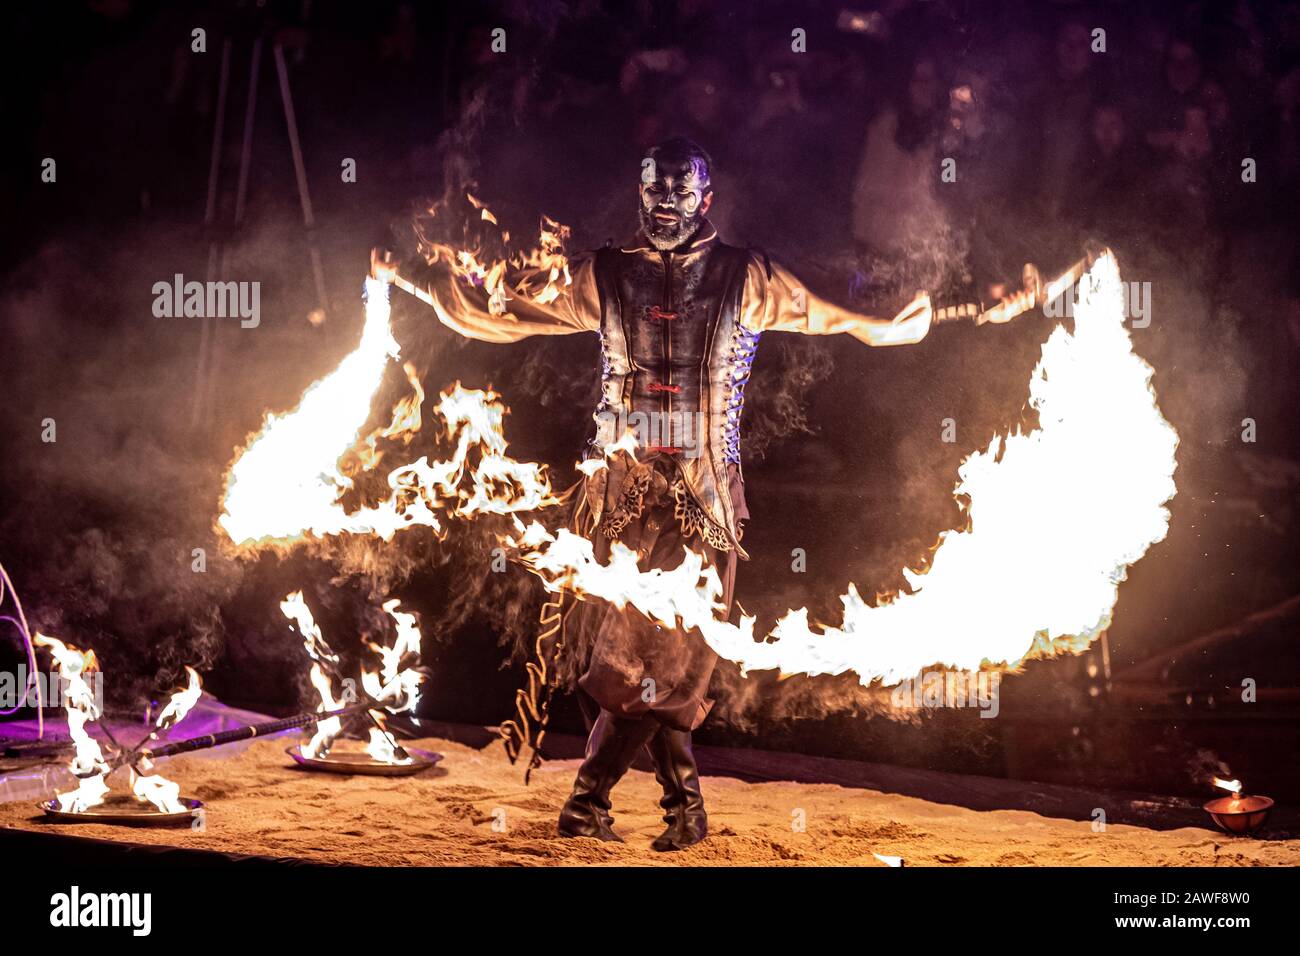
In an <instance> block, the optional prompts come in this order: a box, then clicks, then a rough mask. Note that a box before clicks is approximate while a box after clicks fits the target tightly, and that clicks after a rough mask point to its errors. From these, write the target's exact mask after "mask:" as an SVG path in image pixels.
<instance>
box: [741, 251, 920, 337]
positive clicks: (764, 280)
mask: <svg viewBox="0 0 1300 956" xmlns="http://www.w3.org/2000/svg"><path fill="white" fill-rule="evenodd" d="M932 317H933V310H932V309H931V305H930V296H929V295H928V294H927V293H924V292H921V293H918V294H917V295H916V297H915V298H913V299H912V301H911V302H909V303H907V304H906V305H905V306H903V308H902V309H900V310H899V311H898V312H897V313H896V314H895V315H892V316H873V315H864V314H862V313H859V312H854V311H853V310H852V309H846V308H843V307H841V306H838V305H836V304H835V303H834V302H828V301H827V300H825V299H822V298H820V297H818V296H816V295H814V294H813V293H812V292H810V291H808V289H807V287H806V286H805V285H803V283H801V282H800V281H799V280H798V279H797V278H796V277H795V276H794V275H793V273H791V272H790V271H789V270H788V269H785V268H783V267H782V266H779V265H777V264H776V263H774V262H773V263H769V262H766V261H763V260H762V259H761V258H759V257H755V258H754V259H753V260H752V261H751V262H750V264H749V274H748V276H747V277H746V282H745V300H744V315H743V316H742V324H743V325H744V326H745V327H746V328H748V329H751V330H753V331H756V332H767V331H774V332H802V333H803V334H805V335H835V334H837V333H840V332H847V333H848V334H849V335H852V336H853V337H854V338H856V339H858V340H859V341H862V342H865V343H867V344H868V345H910V344H912V343H914V342H919V341H921V339H923V338H925V336H926V333H927V332H929V331H930V322H931V319H932Z"/></svg>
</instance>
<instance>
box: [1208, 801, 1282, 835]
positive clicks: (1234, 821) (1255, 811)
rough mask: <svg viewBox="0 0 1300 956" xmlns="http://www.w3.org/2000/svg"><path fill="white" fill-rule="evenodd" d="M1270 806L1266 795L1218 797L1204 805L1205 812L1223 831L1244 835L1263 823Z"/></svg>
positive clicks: (1270, 802) (1270, 803) (1271, 802)
mask: <svg viewBox="0 0 1300 956" xmlns="http://www.w3.org/2000/svg"><path fill="white" fill-rule="evenodd" d="M1272 806H1273V801H1272V800H1271V799H1270V798H1268V797H1256V796H1245V797H1219V798H1218V799H1217V800H1211V801H1210V802H1209V803H1207V804H1206V805H1205V812H1206V813H1208V814H1209V815H1210V819H1211V820H1213V821H1214V822H1215V823H1217V824H1218V825H1219V827H1220V829H1222V830H1223V831H1224V832H1225V833H1231V834H1233V835H1235V836H1245V835H1246V834H1247V833H1253V832H1254V831H1255V830H1258V829H1259V828H1260V827H1262V826H1263V825H1264V821H1265V820H1267V819H1268V811H1269V810H1270V809H1271V808H1272Z"/></svg>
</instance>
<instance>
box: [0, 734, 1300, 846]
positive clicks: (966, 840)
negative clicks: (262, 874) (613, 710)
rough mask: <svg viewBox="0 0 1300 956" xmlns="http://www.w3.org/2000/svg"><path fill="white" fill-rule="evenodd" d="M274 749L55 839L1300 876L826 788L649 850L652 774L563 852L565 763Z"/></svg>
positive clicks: (1137, 835)
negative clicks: (153, 804) (422, 766)
mask: <svg viewBox="0 0 1300 956" xmlns="http://www.w3.org/2000/svg"><path fill="white" fill-rule="evenodd" d="M286 744H287V741H286V740H284V739H283V738H281V739H272V740H262V741H257V742H255V743H253V744H252V745H251V746H250V747H248V748H247V749H245V750H243V751H242V752H240V753H238V754H233V755H232V756H231V757H230V758H229V759H223V760H211V759H201V758H197V757H177V758H173V759H171V760H168V761H166V762H165V766H163V768H162V769H163V772H164V773H165V774H166V775H167V776H168V777H170V778H171V779H173V780H176V781H177V782H179V783H180V784H181V792H182V795H183V796H188V797H195V798H197V799H199V800H202V801H203V802H204V804H205V806H206V816H205V819H204V829H203V830H201V831H199V830H193V829H153V828H132V829H129V830H127V829H124V828H120V827H112V826H104V825H98V824H79V825H75V826H60V827H58V828H57V829H58V830H60V831H61V832H64V833H70V834H82V835H85V836H88V837H98V838H102V839H110V840H130V841H132V842H139V843H150V844H163V845H167V846H179V847H193V848H201V849H207V850H217V851H222V852H233V853H247V854H259V855H266V856H276V857H297V858H306V859H311V860H318V861H323V862H331V863H351V864H363V865H398V866H402V865H475V866H548V865H550V866H556V865H558V866H563V865H586V866H590V865H593V864H595V865H605V864H608V865H661V866H662V865H681V864H687V865H698V866H716V865H759V866H799V865H829V866H882V865H884V864H882V863H881V862H880V861H879V860H877V859H876V857H875V856H873V853H879V854H881V855H885V856H894V857H902V858H903V859H904V860H905V861H906V865H908V866H1028V865H1067V866H1097V865H1119V866H1259V865H1290V866H1295V865H1300V841H1283V840H1255V839H1243V838H1239V837H1229V836H1226V835H1224V834H1221V833H1219V832H1217V831H1214V830H1210V829H1200V828H1192V827H1187V828H1183V829H1178V830H1165V831H1156V830H1150V829H1146V828H1143V827H1136V826H1122V825H1112V826H1108V827H1106V828H1105V831H1104V832H1096V831H1094V829H1093V827H1092V824H1091V821H1084V822H1080V821H1073V820H1062V819H1054V818H1049V817H1043V816H1040V815H1038V814H1036V813H1029V812H1025V811H1019V810H993V811H977V810H970V809H966V808H964V807H956V806H949V805H945V804H939V803H932V802H929V801H926V800H922V799H917V798H914V797H905V796H899V795H896V794H886V793H879V792H877V791H873V790H862V789H854V788H848V787H841V786H836V785H832V784H805V783H748V782H745V781H741V780H737V779H734V778H730V777H709V776H706V777H705V778H704V779H703V788H704V793H705V798H706V800H707V801H708V808H709V813H710V825H711V835H710V838H709V840H708V841H706V842H705V843H703V844H701V845H699V846H697V847H693V848H691V849H690V850H687V851H684V852H681V853H670V854H660V853H656V852H654V851H653V850H651V849H650V841H651V840H652V839H654V837H655V836H657V835H658V834H659V833H660V832H661V830H662V829H663V824H662V823H661V822H660V820H659V811H658V807H657V804H656V801H657V799H658V795H659V790H658V786H657V785H656V783H655V780H654V777H653V776H652V775H651V774H648V773H642V772H639V771H632V772H631V773H630V774H629V775H628V776H627V777H626V778H625V779H624V780H623V782H622V783H621V784H620V785H619V787H618V788H617V790H616V791H615V793H614V813H615V817H616V824H615V828H616V829H617V830H618V832H619V833H620V834H621V835H622V836H623V838H624V839H625V840H626V841H627V842H626V843H625V844H605V843H599V842H597V841H595V840H586V839H581V840H562V839H560V838H558V837H557V836H556V835H555V819H556V815H557V813H558V810H559V807H560V805H561V804H562V803H563V801H564V798H565V796H566V795H567V794H568V791H569V788H570V786H571V785H572V780H573V774H574V770H575V769H576V766H577V763H576V761H571V760H570V761H554V762H549V763H547V764H545V765H543V766H542V767H541V768H540V769H539V770H537V771H535V772H534V774H533V779H532V783H531V785H529V786H527V787H526V786H524V783H523V774H522V770H521V768H519V767H514V766H511V765H510V763H509V762H508V761H507V760H506V757H505V752H504V750H503V748H502V746H501V745H500V744H499V743H498V744H493V745H491V746H489V747H487V748H485V749H483V750H475V749H473V748H471V747H467V746H464V745H462V744H459V743H454V742H451V741H447V740H437V739H432V740H423V741H416V742H413V743H412V744H411V746H417V747H421V748H423V749H427V750H433V751H437V752H439V753H441V754H443V755H444V759H443V761H442V762H441V763H440V764H439V765H438V767H437V768H435V769H433V770H430V771H426V772H424V773H422V774H420V775H419V776H415V777H407V778H384V777H361V776H351V777H344V776H335V775H330V774H320V773H310V772H307V771H304V770H301V769H299V768H297V767H296V766H295V765H294V764H293V763H292V761H291V760H290V758H289V757H288V756H286V754H285V753H284V747H285V746H286ZM0 826H5V827H19V828H23V829H38V828H45V827H48V826H50V824H48V823H46V822H45V821H44V817H43V815H42V814H41V813H40V812H39V811H38V810H36V809H35V808H34V807H33V805H32V804H31V803H29V802H22V803H9V804H3V805H0Z"/></svg>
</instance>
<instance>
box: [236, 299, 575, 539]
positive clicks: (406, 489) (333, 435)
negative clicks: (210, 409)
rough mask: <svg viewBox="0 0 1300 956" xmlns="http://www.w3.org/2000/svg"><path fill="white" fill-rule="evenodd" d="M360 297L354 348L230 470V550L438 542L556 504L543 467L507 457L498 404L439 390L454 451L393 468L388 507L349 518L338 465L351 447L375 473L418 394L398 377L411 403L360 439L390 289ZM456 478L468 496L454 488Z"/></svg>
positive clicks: (377, 371)
mask: <svg viewBox="0 0 1300 956" xmlns="http://www.w3.org/2000/svg"><path fill="white" fill-rule="evenodd" d="M366 289H367V296H366V322H365V328H364V331H363V332H362V336H361V344H360V345H359V346H358V347H357V349H356V351H354V352H353V353H352V354H350V355H349V356H348V357H347V358H345V359H344V360H343V362H342V364H341V365H339V367H338V368H337V369H336V370H335V371H334V372H332V373H331V374H329V375H327V376H326V377H325V378H323V379H321V380H320V381H318V382H316V383H315V384H314V385H312V386H311V387H310V388H309V389H308V390H307V393H306V394H305V395H304V396H303V399H302V401H301V402H300V403H299V405H298V407H297V408H296V409H295V410H294V411H292V412H289V413H288V414H285V415H271V416H268V418H267V420H266V424H265V425H264V426H263V428H262V430H261V432H260V433H259V434H258V435H257V436H256V437H255V438H254V439H253V440H252V441H251V442H250V443H249V444H248V446H247V447H246V448H245V449H244V450H243V451H242V452H241V453H240V455H239V457H238V458H237V459H236V461H235V463H234V465H233V466H231V469H230V474H229V475H228V477H227V481H226V494H225V498H224V502H223V504H224V512H223V514H222V515H221V516H220V518H218V522H219V524H220V525H221V527H222V529H223V530H225V532H226V533H227V534H228V535H229V536H230V538H231V540H232V541H234V542H235V543H236V544H237V545H240V546H242V547H245V548H253V547H260V546H266V545H272V544H287V543H291V542H294V541H298V540H301V539H302V538H303V537H305V536H309V535H310V536H316V537H321V536H324V535H334V534H341V533H344V532H351V533H355V534H374V535H378V536H379V537H381V538H383V539H384V540H385V541H387V540H389V539H391V538H392V536H393V535H394V534H395V533H396V532H397V531H399V530H400V529H402V528H410V527H417V526H423V527H428V528H432V529H433V530H434V531H435V532H440V533H441V532H443V530H444V521H445V519H446V518H447V517H449V516H466V517H468V516H474V515H477V514H482V513H488V512H491V513H497V514H510V513H513V512H518V511H531V510H534V509H536V508H539V507H545V506H547V505H550V504H554V503H555V502H556V500H557V499H556V498H555V497H554V496H553V495H552V493H551V488H550V484H549V481H548V480H547V478H546V475H545V469H544V467H543V466H541V465H538V464H535V463H532V462H518V461H515V460H514V459H513V458H510V457H509V456H508V455H507V454H506V440H505V432H504V430H503V428H502V419H503V418H504V417H505V414H506V409H505V406H504V405H502V404H501V402H500V401H499V399H498V397H497V395H496V394H495V393H493V392H491V391H477V390H474V389H466V388H462V387H461V386H460V384H459V383H458V384H456V385H454V386H453V387H452V388H451V389H450V390H448V391H446V392H443V393H442V395H441V396H440V397H441V401H440V402H439V404H438V405H437V406H436V407H435V409H434V412H435V414H436V415H437V417H438V420H439V421H440V422H441V423H442V425H443V429H444V436H445V438H446V439H447V441H448V442H449V443H450V444H452V445H453V446H454V451H453V453H452V455H451V457H450V458H448V459H447V460H445V461H434V462H430V461H429V460H428V458H427V457H425V458H420V459H419V460H418V461H415V462H413V463H411V464H409V465H404V466H402V467H401V468H397V469H395V470H393V471H392V472H390V473H389V475H388V485H389V488H390V489H391V493H390V494H389V496H388V498H387V499H385V500H383V501H381V502H379V503H377V504H373V505H367V506H363V507H360V508H358V509H357V510H355V511H348V510H346V509H345V508H344V506H343V504H342V503H341V501H340V498H341V497H342V495H343V493H344V492H345V491H347V490H348V489H349V488H350V487H352V480H351V479H350V478H348V477H346V476H345V475H344V474H343V473H342V472H341V471H340V469H339V460H340V459H341V458H342V457H343V456H344V455H346V454H347V453H348V452H349V451H351V450H352V449H353V448H354V447H357V446H358V445H359V444H360V446H361V448H362V451H361V452H360V453H359V461H360V462H361V464H362V467H363V468H366V469H368V468H371V467H374V466H375V465H376V464H377V463H378V462H379V459H380V454H379V452H378V451H377V450H376V448H375V445H376V441H377V439H378V438H392V437H395V436H399V435H403V434H410V432H412V431H413V430H415V429H418V428H419V427H420V423H421V417H420V405H419V400H420V399H422V398H423V393H422V392H421V391H420V389H419V384H418V382H417V381H415V380H414V374H413V372H411V371H410V370H409V368H408V371H407V374H408V377H409V378H411V379H412V384H413V386H414V387H415V389H416V398H415V399H414V400H404V401H403V403H402V404H400V405H399V406H398V409H397V411H396V413H395V414H394V416H393V421H392V424H391V425H389V426H388V427H387V428H385V429H383V430H381V431H380V432H377V433H375V434H373V435H371V436H368V437H367V438H366V439H364V440H362V439H361V429H362V427H363V426H364V425H365V422H366V419H368V418H369V417H370V404H371V400H372V398H373V396H374V393H375V391H376V390H377V389H378V388H379V384H380V381H381V379H382V378H383V374H384V368H385V366H386V365H387V363H388V360H389V358H390V357H391V358H396V357H397V355H398V352H397V345H396V343H395V342H394V341H393V338H392V335H391V333H390V332H389V329H388V323H389V314H390V307H389V302H388V294H389V289H388V286H387V285H385V284H384V283H380V282H377V281H376V280H373V279H371V280H367V284H366ZM471 453H473V455H474V457H473V461H471ZM466 478H468V480H469V485H470V487H469V488H467V489H462V488H461V487H460V486H461V484H462V483H463V481H464V480H465V479H466Z"/></svg>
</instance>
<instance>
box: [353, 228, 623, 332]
mask: <svg viewBox="0 0 1300 956" xmlns="http://www.w3.org/2000/svg"><path fill="white" fill-rule="evenodd" d="M371 273H372V274H373V275H374V276H375V277H376V278H379V279H385V280H387V281H389V282H396V284H397V285H399V286H401V287H402V288H403V289H405V290H406V291H408V292H410V293H412V294H413V295H415V296H416V297H417V298H419V299H422V300H423V301H424V302H426V303H428V304H429V305H430V306H432V307H433V310H434V312H435V313H436V314H437V316H438V320H439V321H440V322H442V324H443V325H445V326H447V328H449V329H451V330H452V331H454V332H459V333H460V334H461V335H464V336H466V337H468V338H471V339H478V340H480V341H482V342H497V343H506V342H517V341H519V340H520V339H525V338H528V337H529V336H530V335H570V334H572V333H574V332H594V331H596V330H598V329H599V328H600V299H599V296H598V294H597V291H596V276H595V270H594V260H593V259H592V257H590V256H575V257H574V258H573V259H571V260H569V272H568V278H567V280H566V278H565V276H564V275H563V274H560V275H557V276H555V277H552V275H551V270H550V269H549V268H546V269H520V270H513V271H512V272H510V273H509V274H508V275H507V277H506V279H505V281H504V282H503V283H502V285H501V286H500V288H499V290H498V292H497V293H496V294H495V295H492V294H489V292H488V290H487V289H486V288H484V287H483V286H476V285H473V284H471V283H469V282H468V281H466V280H465V279H464V278H463V277H461V276H458V275H455V274H454V273H453V272H452V270H450V269H448V268H447V267H446V266H445V265H435V266H434V267H433V268H432V270H420V274H419V275H418V276H416V275H414V274H412V275H407V274H406V272H405V271H403V272H401V273H399V271H398V268H397V266H396V265H394V264H392V263H389V262H386V261H385V259H384V256H383V251H382V250H379V249H376V250H374V251H373V252H372V253H371Z"/></svg>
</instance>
